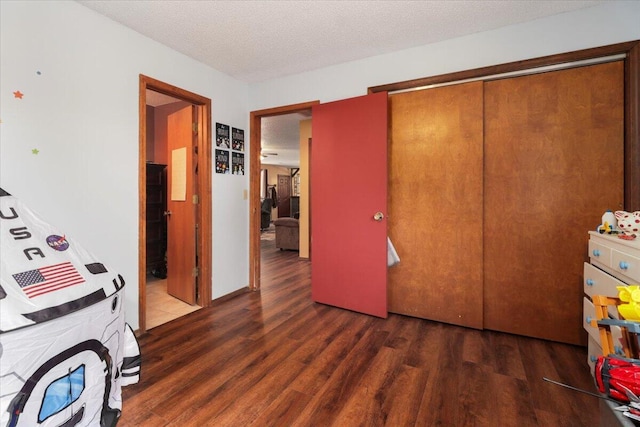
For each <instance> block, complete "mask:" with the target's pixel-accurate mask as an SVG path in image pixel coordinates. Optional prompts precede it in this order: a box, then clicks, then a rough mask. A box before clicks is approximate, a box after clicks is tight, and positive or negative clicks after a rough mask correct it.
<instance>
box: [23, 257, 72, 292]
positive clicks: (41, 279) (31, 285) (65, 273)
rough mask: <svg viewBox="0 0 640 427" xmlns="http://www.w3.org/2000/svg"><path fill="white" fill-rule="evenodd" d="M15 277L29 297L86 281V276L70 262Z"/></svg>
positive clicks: (26, 272) (25, 272)
mask: <svg viewBox="0 0 640 427" xmlns="http://www.w3.org/2000/svg"><path fill="white" fill-rule="evenodd" d="M13 278H14V279H16V282H18V285H20V287H21V288H22V290H23V291H24V293H25V294H27V296H28V297H29V298H33V297H37V296H39V295H44V294H46V293H49V292H53V291H57V290H59V289H63V288H67V287H69V286H73V285H78V284H80V283H84V278H83V277H82V276H81V275H80V273H78V270H76V269H75V267H74V266H73V264H71V263H70V262H63V263H60V264H54V265H49V266H46V267H41V268H38V269H37V270H29V271H24V272H22V273H18V274H14V275H13Z"/></svg>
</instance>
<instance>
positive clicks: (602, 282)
mask: <svg viewBox="0 0 640 427" xmlns="http://www.w3.org/2000/svg"><path fill="white" fill-rule="evenodd" d="M589 260H590V263H585V264H584V276H583V277H584V293H585V297H584V304H583V307H584V308H583V311H584V316H583V319H582V324H583V326H584V328H585V329H586V331H587V332H588V334H589V347H588V356H587V363H588V364H589V367H590V369H591V374H592V375H593V368H594V366H595V362H596V359H597V357H598V356H600V355H602V348H601V347H600V335H599V334H598V329H597V328H594V327H593V326H591V324H590V322H591V319H592V318H594V317H595V310H594V307H593V304H592V303H591V296H592V295H606V296H610V297H618V289H616V286H627V285H636V284H640V238H636V239H635V240H623V239H620V238H618V236H615V235H613V236H611V235H608V234H599V233H597V232H595V231H590V232H589ZM609 315H610V316H611V317H614V318H619V316H618V312H617V310H609ZM619 332H620V329H619V328H616V327H614V326H612V327H611V334H612V336H613V338H614V340H615V339H616V335H617V336H619V335H620V333H619ZM615 349H616V353H618V354H621V355H622V354H624V353H623V352H622V348H621V347H620V346H616V347H615ZM613 406H614V405H613V404H612V403H611V402H607V401H604V400H601V401H600V410H601V411H600V412H601V419H600V426H601V427H605V426H606V427H609V426H614V425H615V426H629V427H631V426H634V425H635V424H633V423H632V422H631V420H629V419H628V418H625V417H624V416H622V414H621V413H620V412H616V411H613V410H612V409H611V408H612V407H613Z"/></svg>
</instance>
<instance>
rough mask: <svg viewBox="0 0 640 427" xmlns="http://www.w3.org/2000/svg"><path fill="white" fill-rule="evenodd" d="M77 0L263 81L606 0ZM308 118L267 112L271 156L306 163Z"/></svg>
mask: <svg viewBox="0 0 640 427" xmlns="http://www.w3.org/2000/svg"><path fill="white" fill-rule="evenodd" d="M77 1H78V3H80V4H82V5H84V6H86V7H88V8H90V9H93V10H94V11H96V12H98V13H100V14H102V15H105V16H107V17H109V18H111V19H113V20H114V21H116V22H119V23H121V24H123V25H125V26H127V27H129V28H131V29H133V30H135V31H137V32H138V33H141V34H143V35H145V36H147V37H149V38H151V39H153V40H155V41H157V42H159V43H162V44H164V45H165V46H168V47H170V48H172V49H174V50H176V51H178V52H181V53H183V54H185V55H187V56H189V57H191V58H194V59H196V60H198V61H200V62H202V63H204V64H207V65H209V66H211V67H212V68H214V69H216V70H218V71H221V72H223V73H225V74H228V75H230V76H232V77H234V78H236V79H238V80H241V81H244V82H247V83H255V82H260V81H264V80H268V79H272V78H277V77H282V76H286V75H290V74H296V73H301V72H304V71H310V70H314V69H318V68H322V67H326V66H330V65H334V64H339V63H343V62H347V61H354V60H358V59H363V58H367V57H370V56H375V55H381V54H384V53H389V52H393V51H397V50H401V49H408V48H411V47H416V46H421V45H425V44H429V43H434V42H438V41H442V40H447V39H451V38H455V37H460V36H464V35H468V34H472V33H477V32H481V31H487V30H491V29H495V28H499V27H503V26H507V25H512V24H517V23H521V22H526V21H531V20H534V19H537V18H541V17H544V16H550V15H556V14H560V13H564V12H568V11H571V10H576V9H581V8H585V7H590V6H595V5H596V4H599V3H602V2H603V1H606V0H588V1H584V0H551V1H548V0H534V1H531V0H527V1H525V0H488V1H485V0H475V1H469V0H465V1H456V0H444V1H441V0H438V1H435V0H425V1H404V0H396V1H384V0H379V1H350V0H343V1H311V0H298V1H277V0H272V1H265V0H261V1H210V0H197V1H193V0H180V1H172V0H163V1H160V0H156V1H150V0H147V1H141V0H124V1H123V0H107V1H105V0H77ZM153 99H155V98H153ZM150 102H158V103H160V104H161V103H163V102H167V101H166V100H163V99H158V100H155V101H154V100H152V98H150ZM300 119H301V117H298V116H297V115H286V116H281V117H272V118H268V119H265V120H263V129H262V148H263V152H268V153H278V155H271V156H268V157H267V158H266V159H264V160H263V162H264V163H265V164H276V165H287V166H296V165H297V164H298V150H297V146H298V121H299V120H300Z"/></svg>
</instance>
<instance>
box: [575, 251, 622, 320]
mask: <svg viewBox="0 0 640 427" xmlns="http://www.w3.org/2000/svg"><path fill="white" fill-rule="evenodd" d="M617 286H627V284H626V283H624V282H622V281H620V280H618V279H616V278H615V277H613V276H610V275H609V274H607V273H605V272H604V271H602V270H600V269H599V268H597V267H594V266H592V265H591V264H589V263H586V262H585V263H584V293H585V294H587V295H588V296H590V297H593V296H594V295H604V296H607V297H612V298H618V293H619V292H618V289H617ZM608 312H609V316H611V317H613V318H615V319H619V318H620V316H619V314H618V310H617V309H615V307H609V308H608Z"/></svg>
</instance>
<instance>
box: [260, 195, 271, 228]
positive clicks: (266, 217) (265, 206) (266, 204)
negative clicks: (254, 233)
mask: <svg viewBox="0 0 640 427" xmlns="http://www.w3.org/2000/svg"><path fill="white" fill-rule="evenodd" d="M272 207H273V200H271V199H264V200H263V201H262V204H261V205H260V230H266V229H267V228H269V225H270V224H271V209H272Z"/></svg>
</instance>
